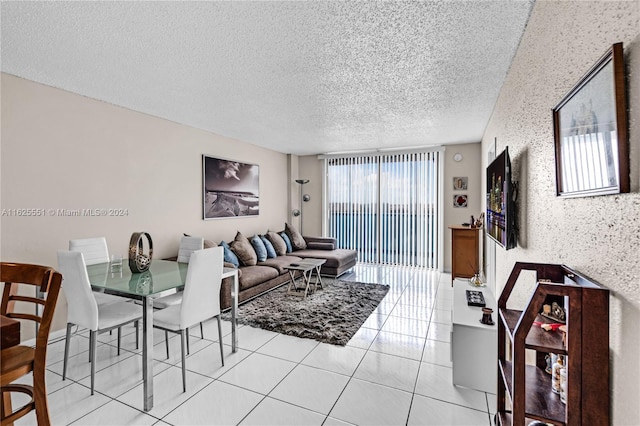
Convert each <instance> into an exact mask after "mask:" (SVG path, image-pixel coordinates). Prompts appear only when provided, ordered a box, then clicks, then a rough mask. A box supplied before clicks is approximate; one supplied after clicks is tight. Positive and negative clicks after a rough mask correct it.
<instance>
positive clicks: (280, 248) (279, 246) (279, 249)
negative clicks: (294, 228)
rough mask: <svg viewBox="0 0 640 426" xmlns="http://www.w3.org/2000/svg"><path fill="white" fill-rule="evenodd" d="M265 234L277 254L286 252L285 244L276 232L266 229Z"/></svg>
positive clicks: (280, 254) (281, 254)
mask: <svg viewBox="0 0 640 426" xmlns="http://www.w3.org/2000/svg"><path fill="white" fill-rule="evenodd" d="M265 235H266V236H267V238H268V239H269V241H271V244H272V245H273V248H274V250H275V251H276V254H277V255H278V256H283V255H285V254H287V244H286V243H285V242H284V240H283V239H282V237H281V236H280V235H279V234H276V233H275V232H273V231H267V233H266V234H265Z"/></svg>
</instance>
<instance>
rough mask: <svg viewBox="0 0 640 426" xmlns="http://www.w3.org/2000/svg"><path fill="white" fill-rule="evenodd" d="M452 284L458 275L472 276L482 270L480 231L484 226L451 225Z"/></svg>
mask: <svg viewBox="0 0 640 426" xmlns="http://www.w3.org/2000/svg"><path fill="white" fill-rule="evenodd" d="M449 229H451V284H452V285H453V280H454V279H455V278H456V277H459V278H471V277H473V275H474V274H475V273H476V272H478V271H479V270H480V231H481V230H482V228H471V227H469V226H450V227H449Z"/></svg>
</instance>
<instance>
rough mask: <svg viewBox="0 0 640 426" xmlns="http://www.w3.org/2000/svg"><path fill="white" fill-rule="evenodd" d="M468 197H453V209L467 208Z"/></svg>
mask: <svg viewBox="0 0 640 426" xmlns="http://www.w3.org/2000/svg"><path fill="white" fill-rule="evenodd" d="M467 203H468V197H467V195H466V194H459V195H454V196H453V207H467Z"/></svg>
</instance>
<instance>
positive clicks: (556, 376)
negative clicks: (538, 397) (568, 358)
mask: <svg viewBox="0 0 640 426" xmlns="http://www.w3.org/2000/svg"><path fill="white" fill-rule="evenodd" d="M562 368H564V356H563V355H558V360H557V361H556V363H555V364H553V370H552V371H553V373H552V374H551V375H552V377H553V378H552V379H551V390H552V391H553V393H558V394H559V393H560V385H561V384H562V383H561V380H560V370H562Z"/></svg>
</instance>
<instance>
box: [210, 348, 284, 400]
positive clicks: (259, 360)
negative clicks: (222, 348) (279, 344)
mask: <svg viewBox="0 0 640 426" xmlns="http://www.w3.org/2000/svg"><path fill="white" fill-rule="evenodd" d="M295 366H296V364H295V363H293V362H289V361H285V360H282V359H278V358H273V357H270V356H267V355H262V354H259V353H252V354H251V355H249V356H248V357H247V358H245V359H243V360H242V361H241V362H240V363H238V364H237V365H236V366H235V367H233V368H232V369H230V370H229V371H228V372H226V373H225V374H223V375H222V376H220V378H219V380H222V381H223V382H225V383H229V384H232V385H236V386H240V387H242V388H245V389H249V390H252V391H254V392H258V393H261V394H263V395H267V394H268V393H269V392H271V390H272V389H273V388H275V387H276V385H277V384H278V383H280V381H281V380H282V379H284V378H285V376H286V375H287V374H289V372H290V371H291V370H293V368H294V367H295Z"/></svg>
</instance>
